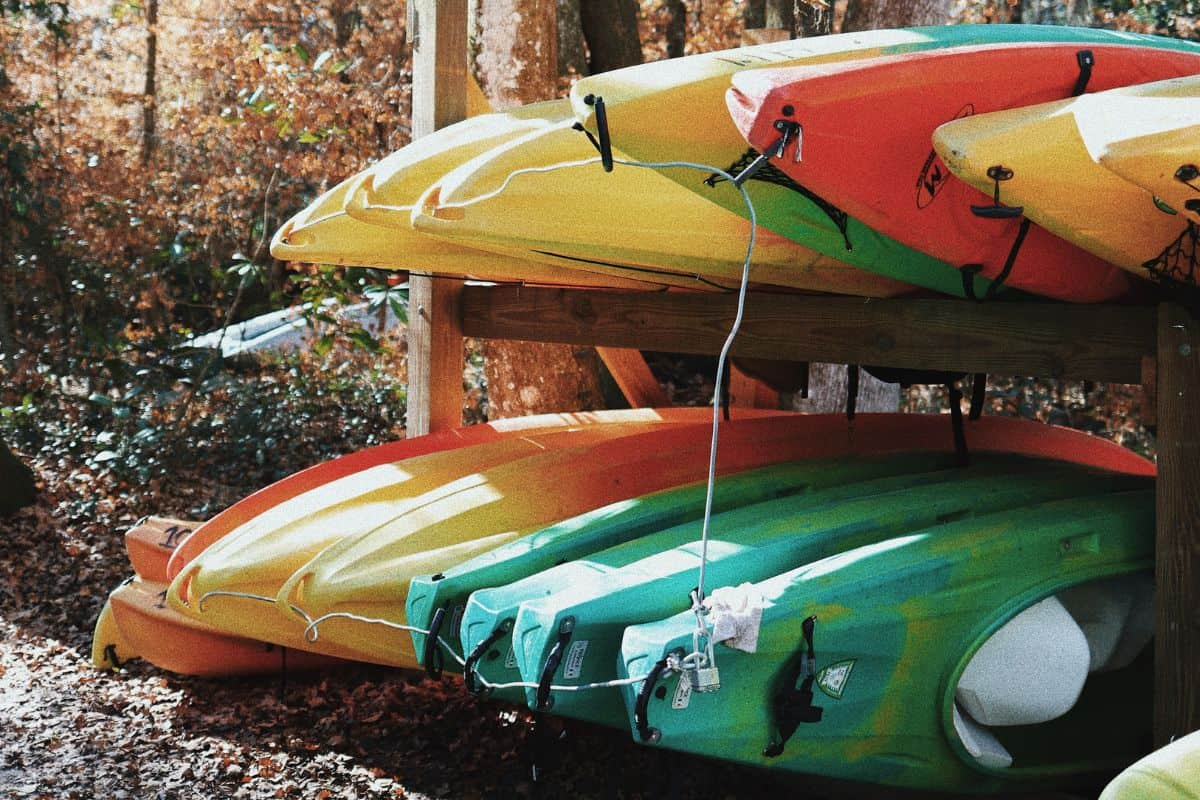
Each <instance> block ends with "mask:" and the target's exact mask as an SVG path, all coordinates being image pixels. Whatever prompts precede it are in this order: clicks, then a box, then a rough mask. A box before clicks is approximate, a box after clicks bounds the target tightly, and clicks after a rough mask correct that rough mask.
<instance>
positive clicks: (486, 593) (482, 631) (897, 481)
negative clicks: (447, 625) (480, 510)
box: [459, 453, 955, 702]
mask: <svg viewBox="0 0 1200 800" xmlns="http://www.w3.org/2000/svg"><path fill="white" fill-rule="evenodd" d="M808 465H809V467H808V469H809V470H810V471H809V481H808V482H807V484H806V485H805V486H804V487H803V490H802V491H801V492H800V493H796V494H792V495H790V496H787V497H780V498H778V499H776V500H773V501H764V502H760V503H752V504H748V505H745V506H742V507H740V508H735V509H730V510H727V511H725V512H723V513H720V514H716V515H714V517H713V519H714V525H715V524H721V525H724V524H725V522H724V521H725V520H728V519H731V518H733V517H734V516H736V517H738V518H743V517H744V516H745V515H747V514H749V515H751V516H753V517H754V518H755V519H758V520H768V519H770V518H771V517H772V515H773V514H776V513H783V511H784V510H786V509H802V508H815V507H819V506H822V505H826V504H828V503H834V502H837V501H839V500H843V499H846V498H852V497H857V496H859V495H860V494H861V493H862V492H863V491H869V489H866V488H864V483H863V482H864V481H865V482H872V481H878V480H879V479H885V480H888V481H890V483H888V484H887V485H888V486H905V487H907V486H912V485H916V484H918V483H920V482H921V481H923V480H943V479H946V478H945V476H948V475H950V474H952V473H953V472H954V471H955V469H954V467H953V462H952V457H951V456H950V455H948V454H946V453H921V454H916V455H914V454H911V453H908V454H904V455H901V456H894V455H893V456H881V457H876V458H852V459H846V458H842V459H836V460H835V459H820V460H816V461H811V462H808ZM930 476H933V477H930ZM724 480H725V479H721V480H719V481H718V482H717V485H718V486H720V485H721V483H722V482H723V481H724ZM865 485H866V486H874V485H875V484H874V483H868V484H865ZM699 517H700V515H699V514H696V515H692V517H691V519H690V521H686V522H684V523H680V524H676V525H663V526H662V527H661V529H659V530H657V531H655V532H653V533H649V534H644V535H642V536H640V537H638V538H631V539H630V540H629V541H625V542H622V543H620V544H614V545H611V546H609V547H607V548H605V547H596V548H591V549H590V550H585V551H584V552H583V553H582V554H581V556H586V558H576V559H575V560H565V561H556V562H552V564H551V565H548V566H546V567H544V568H542V569H540V570H539V569H526V568H524V567H522V566H521V562H520V561H517V562H516V567H517V569H518V570H519V571H518V572H516V573H514V577H513V579H511V580H510V581H509V582H507V583H505V582H503V581H499V580H497V581H496V582H495V583H492V584H490V586H487V588H483V589H478V590H476V591H474V592H473V593H470V594H469V596H468V597H467V600H466V608H465V609H464V611H463V613H462V621H461V623H460V625H459V635H460V641H461V643H462V645H463V648H464V651H465V652H466V653H468V654H473V655H474V656H475V658H473V659H471V664H470V665H469V666H470V669H469V670H468V672H467V680H468V688H473V687H474V686H475V685H476V678H479V679H482V681H480V682H481V683H493V684H504V683H511V682H515V681H520V680H521V673H520V671H519V670H518V667H517V661H516V656H515V654H514V653H513V650H512V647H511V644H512V641H511V637H510V635H509V633H510V631H511V627H512V623H513V621H514V620H515V619H516V616H517V610H518V608H519V606H520V604H521V602H522V601H524V600H526V599H528V598H529V597H538V596H542V595H547V594H550V593H552V592H554V591H556V590H558V589H561V588H562V587H565V586H572V585H575V584H577V583H580V582H586V581H589V580H591V579H592V578H594V577H595V576H596V575H597V571H598V570H611V569H615V568H617V567H620V566H624V565H625V564H630V563H633V562H635V561H638V560H640V559H643V558H646V557H648V556H650V555H653V554H654V553H657V552H660V551H662V550H664V549H669V548H672V547H678V546H680V545H683V544H685V543H687V542H690V541H693V540H694V539H695V538H696V537H697V536H698V535H699V533H700V529H701V521H700V519H699ZM540 560H542V559H541V558H540V557H539V561H540ZM497 577H499V576H497ZM501 656H503V658H502V657H501ZM493 696H495V697H497V698H500V699H506V700H512V701H514V702H524V700H525V691H524V689H522V688H516V687H514V688H509V689H501V690H497V691H495V692H493Z"/></svg>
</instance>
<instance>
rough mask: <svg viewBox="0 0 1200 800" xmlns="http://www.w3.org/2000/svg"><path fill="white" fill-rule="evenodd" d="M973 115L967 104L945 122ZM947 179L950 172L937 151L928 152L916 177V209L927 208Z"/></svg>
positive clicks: (971, 106)
mask: <svg viewBox="0 0 1200 800" xmlns="http://www.w3.org/2000/svg"><path fill="white" fill-rule="evenodd" d="M974 113H975V106H974V105H972V104H971V103H967V104H966V105H965V106H963V107H962V108H960V109H959V110H958V113H957V114H955V115H954V116H953V117H951V118H950V120H947V121H948V122H949V121H953V120H956V119H962V118H963V117H969V116H971V115H972V114H974ZM949 179H950V170H948V169H946V165H945V164H943V163H942V159H941V157H939V156H938V154H937V151H936V150H930V151H929V157H928V158H926V159H925V164H924V165H922V167H921V174H920V175H918V176H917V208H919V209H923V208H928V207H929V204H930V203H932V202H933V201H934V198H936V197H937V196H938V193H939V192H941V191H942V189H943V188H944V187H945V186H946V181H948V180H949Z"/></svg>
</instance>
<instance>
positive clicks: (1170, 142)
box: [1093, 78, 1200, 219]
mask: <svg viewBox="0 0 1200 800" xmlns="http://www.w3.org/2000/svg"><path fill="white" fill-rule="evenodd" d="M1171 83H1172V84H1174V86H1173V87H1172V88H1173V89H1175V90H1177V92H1178V93H1177V94H1173V95H1171V96H1165V95H1154V96H1147V97H1137V98H1135V97H1130V98H1126V100H1127V101H1128V103H1129V106H1130V110H1131V111H1133V112H1134V113H1135V114H1136V116H1132V117H1131V118H1130V119H1131V120H1132V122H1133V124H1132V125H1129V126H1128V128H1127V129H1125V130H1119V131H1116V132H1114V134H1113V135H1112V136H1110V137H1107V138H1106V139H1105V140H1104V141H1102V142H1097V143H1096V144H1095V145H1093V147H1094V152H1096V154H1097V157H1098V160H1099V161H1100V163H1101V164H1103V165H1104V166H1105V167H1106V168H1107V169H1109V170H1111V171H1113V172H1115V173H1116V174H1118V175H1120V176H1121V177H1122V178H1124V179H1125V180H1127V181H1129V182H1131V183H1136V184H1137V185H1138V186H1141V187H1142V188H1143V189H1145V190H1146V191H1148V192H1150V193H1151V194H1153V195H1154V196H1155V197H1157V198H1159V200H1160V201H1161V203H1160V205H1162V204H1165V205H1166V207H1167V208H1168V209H1170V210H1171V211H1175V212H1178V213H1180V214H1188V215H1190V216H1191V217H1192V219H1200V103H1198V102H1197V100H1198V99H1200V79H1197V78H1181V79H1179V80H1177V81H1171ZM1164 88H1165V87H1164ZM1122 127H1123V128H1124V127H1125V126H1122Z"/></svg>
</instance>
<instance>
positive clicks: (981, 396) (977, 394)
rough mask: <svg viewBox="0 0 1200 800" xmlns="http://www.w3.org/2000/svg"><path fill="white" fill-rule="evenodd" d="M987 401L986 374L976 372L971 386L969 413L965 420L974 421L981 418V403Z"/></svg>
mask: <svg viewBox="0 0 1200 800" xmlns="http://www.w3.org/2000/svg"><path fill="white" fill-rule="evenodd" d="M985 400H987V373H985V372H976V373H975V379H974V381H973V382H972V384H971V412H970V414H968V415H967V419H971V420H976V419H979V418H980V417H981V416H983V403H984V401H985Z"/></svg>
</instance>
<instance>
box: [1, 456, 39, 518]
mask: <svg viewBox="0 0 1200 800" xmlns="http://www.w3.org/2000/svg"><path fill="white" fill-rule="evenodd" d="M0 486H3V487H4V488H3V489H0V517H5V516H8V515H9V514H11V513H13V512H14V511H16V510H17V509H19V508H24V507H25V506H27V505H30V504H32V503H33V501H34V500H35V499H36V498H37V485H36V484H35V483H34V480H33V473H32V472H30V470H29V467H27V466H25V465H24V464H22V463H21V462H20V460H18V459H17V457H16V456H14V455H13V454H12V451H10V450H9V449H8V445H6V444H5V443H4V442H0Z"/></svg>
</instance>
